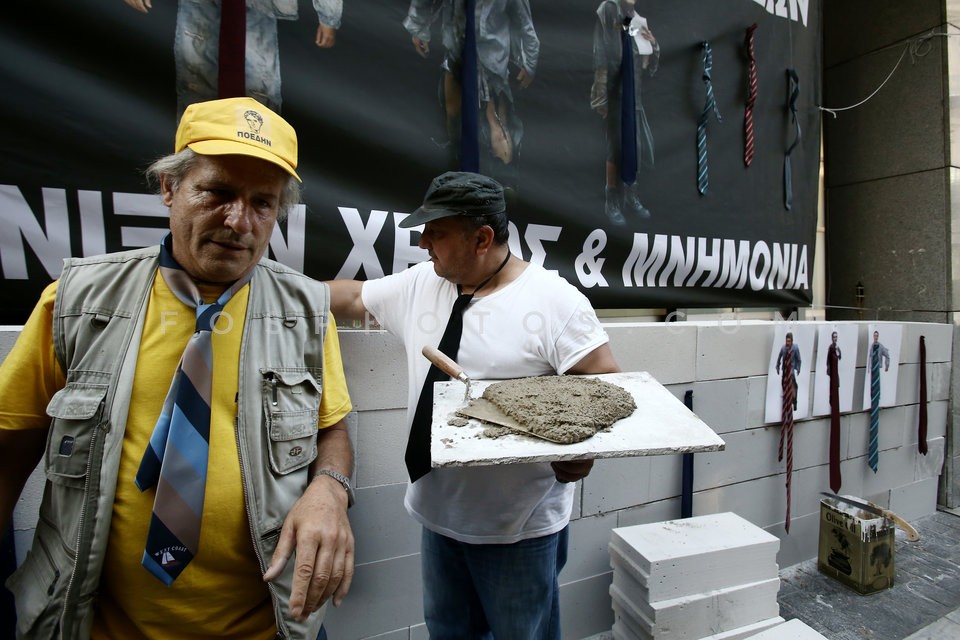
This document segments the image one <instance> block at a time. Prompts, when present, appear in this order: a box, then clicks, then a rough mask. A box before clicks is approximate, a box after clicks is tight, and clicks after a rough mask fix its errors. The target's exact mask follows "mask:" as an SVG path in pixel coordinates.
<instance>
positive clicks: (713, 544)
mask: <svg viewBox="0 0 960 640" xmlns="http://www.w3.org/2000/svg"><path fill="white" fill-rule="evenodd" d="M612 533H613V535H612V539H611V541H610V560H611V564H612V566H613V584H612V585H611V586H610V595H611V597H612V600H613V611H614V618H615V623H614V625H613V637H614V639H615V640H634V639H637V638H639V639H641V640H654V639H656V640H661V639H669V640H694V639H697V640H701V639H710V640H735V639H737V638H747V637H749V636H751V635H754V634H757V633H760V632H762V631H764V630H765V629H769V628H771V627H774V626H776V625H779V624H781V623H782V622H783V621H784V620H783V618H781V617H780V605H779V604H778V603H777V592H778V591H779V590H780V574H779V568H778V566H777V551H778V550H779V548H780V540H779V539H777V537H776V536H774V535H772V534H770V533H767V532H766V531H764V530H763V529H760V528H759V527H757V526H755V525H753V524H751V523H750V522H748V521H747V520H744V519H743V518H741V517H740V516H738V515H736V514H734V513H718V514H714V515H709V516H699V517H696V518H686V519H683V520H669V521H666V522H656V523H652V524H643V525H637V526H633V527H620V528H616V529H614V530H613V532H612Z"/></svg>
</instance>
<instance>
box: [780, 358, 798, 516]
mask: <svg viewBox="0 0 960 640" xmlns="http://www.w3.org/2000/svg"><path fill="white" fill-rule="evenodd" d="M780 383H781V387H782V390H783V404H782V405H781V409H780V449H779V452H778V455H777V460H778V461H782V460H783V440H784V436H786V440H787V514H786V517H785V518H784V525H783V526H784V528H785V529H786V530H787V533H790V489H791V484H792V483H791V481H792V480H793V405H794V403H795V402H796V398H797V394H796V387H795V386H794V384H793V358H792V357H791V354H790V351H787V352H786V353H785V354H784V356H783V369H781V378H780Z"/></svg>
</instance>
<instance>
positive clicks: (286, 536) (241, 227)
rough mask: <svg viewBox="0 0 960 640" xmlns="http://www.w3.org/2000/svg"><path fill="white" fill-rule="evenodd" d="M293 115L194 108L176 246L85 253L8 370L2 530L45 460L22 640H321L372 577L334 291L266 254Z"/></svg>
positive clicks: (289, 164)
mask: <svg viewBox="0 0 960 640" xmlns="http://www.w3.org/2000/svg"><path fill="white" fill-rule="evenodd" d="M296 165H297V140H296V133H295V132H294V130H293V128H292V127H291V126H290V125H289V124H288V123H287V122H285V121H284V120H283V119H282V118H280V117H279V116H278V115H277V114H276V113H274V112H272V111H270V110H269V109H267V108H266V107H264V106H263V105H261V104H260V103H258V102H256V101H255V100H253V99H251V98H231V99H226V100H214V101H211V102H203V103H198V104H194V105H191V106H190V107H188V108H187V110H186V112H185V113H184V115H183V118H182V119H181V122H180V125H179V129H178V131H177V136H176V144H175V153H173V154H172V155H169V156H166V157H164V158H161V159H160V160H157V161H156V162H155V163H154V164H153V165H151V167H150V168H149V169H148V170H147V175H148V177H150V178H151V179H153V180H155V181H156V182H157V184H158V186H159V190H160V196H161V198H162V200H163V202H164V204H165V205H167V206H168V207H169V208H170V233H169V234H168V235H167V236H166V237H165V238H164V240H163V242H162V243H161V245H160V246H155V247H149V248H146V249H139V250H134V251H126V252H121V253H114V254H108V255H104V256H95V257H91V258H82V259H68V260H66V261H65V266H64V269H63V272H62V274H61V277H60V279H59V280H58V281H57V282H54V283H53V284H51V285H50V286H49V287H48V288H47V290H46V291H44V293H43V295H42V297H41V299H40V302H39V303H38V304H37V306H36V308H35V309H34V312H33V314H32V315H31V317H30V319H29V320H28V321H27V324H26V325H25V327H24V330H23V333H22V334H21V336H20V338H19V339H18V341H17V343H16V344H15V346H14V347H13V350H12V351H11V352H10V354H9V355H8V356H7V358H6V360H5V361H4V362H3V365H2V367H0V529H3V528H5V527H6V524H7V523H8V522H9V519H10V516H11V514H12V511H13V507H14V504H15V503H16V501H17V498H18V496H19V494H20V491H21V490H22V488H23V485H24V483H25V481H26V479H27V477H28V476H29V474H30V473H31V471H32V470H33V469H34V467H35V466H36V465H37V464H38V462H41V463H42V465H43V470H44V472H45V476H46V485H45V488H44V496H43V501H42V504H41V507H40V518H39V523H38V525H37V530H36V534H35V538H34V542H33V548H32V550H31V551H30V553H29V555H28V556H27V559H26V560H25V562H24V564H23V565H22V566H21V567H20V569H19V570H18V571H17V572H16V573H15V574H14V575H13V576H12V577H11V578H10V580H9V581H8V587H9V588H10V589H11V591H12V592H13V593H14V595H15V598H16V605H17V625H18V634H19V636H20V637H28V638H49V637H63V638H87V637H93V638H178V639H191V638H197V639H199V638H210V637H219V638H244V639H246V638H263V639H267V638H274V637H276V638H309V639H311V640H312V639H313V638H315V637H317V634H318V632H319V631H320V628H321V624H322V622H323V609H324V607H325V603H326V601H327V600H328V599H330V598H332V599H333V601H334V604H335V605H336V604H339V603H340V601H341V600H342V598H343V597H344V596H345V595H346V593H347V591H348V590H349V588H350V582H351V579H352V576H353V534H352V532H351V529H350V524H349V521H348V519H347V508H348V506H349V504H350V503H351V502H352V495H353V493H352V489H351V487H350V481H349V476H350V474H351V472H352V466H353V456H352V451H351V447H350V441H349V438H348V434H347V430H346V426H345V424H344V420H343V419H344V417H345V416H346V414H347V413H348V412H349V411H350V409H351V404H350V398H349V395H348V393H347V389H346V384H345V382H344V376H343V368H342V364H341V361H340V350H339V342H338V340H337V333H336V328H335V324H334V322H333V319H332V317H331V315H330V312H329V303H328V299H329V296H328V293H327V287H326V285H323V284H321V283H317V282H315V281H313V280H310V279H309V278H307V277H306V276H303V275H302V274H300V273H297V272H295V271H292V270H290V269H288V268H286V267H284V266H282V265H280V264H278V263H276V262H273V261H271V260H268V259H266V258H264V257H263V256H264V254H265V253H266V249H267V244H268V242H269V240H270V236H271V233H272V231H273V228H274V225H275V224H276V222H277V220H278V218H280V219H282V217H283V216H284V215H285V213H286V211H287V210H288V209H289V207H292V206H294V205H296V203H297V202H298V199H299V177H298V176H297V174H296Z"/></svg>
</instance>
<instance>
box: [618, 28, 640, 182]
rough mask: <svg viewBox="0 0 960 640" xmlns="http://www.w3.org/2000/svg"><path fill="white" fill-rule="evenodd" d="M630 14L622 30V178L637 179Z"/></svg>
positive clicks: (635, 117)
mask: <svg viewBox="0 0 960 640" xmlns="http://www.w3.org/2000/svg"><path fill="white" fill-rule="evenodd" d="M630 21H631V18H630V17H629V16H627V17H625V18H624V19H623V28H622V29H621V31H620V179H621V180H622V181H623V183H624V184H633V183H634V181H635V180H636V179H637V93H636V85H635V80H636V78H635V77H634V70H633V36H631V35H630Z"/></svg>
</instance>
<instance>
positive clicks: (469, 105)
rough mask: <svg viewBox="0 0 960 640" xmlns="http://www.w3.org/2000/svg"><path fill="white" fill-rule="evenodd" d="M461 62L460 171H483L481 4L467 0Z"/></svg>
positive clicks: (473, 0)
mask: <svg viewBox="0 0 960 640" xmlns="http://www.w3.org/2000/svg"><path fill="white" fill-rule="evenodd" d="M463 13H464V27H463V55H462V56H461V59H460V60H461V64H460V95H461V98H460V170H461V171H472V172H473V173H478V172H479V171H480V83H479V76H478V75H477V3H476V0H464V2H463Z"/></svg>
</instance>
